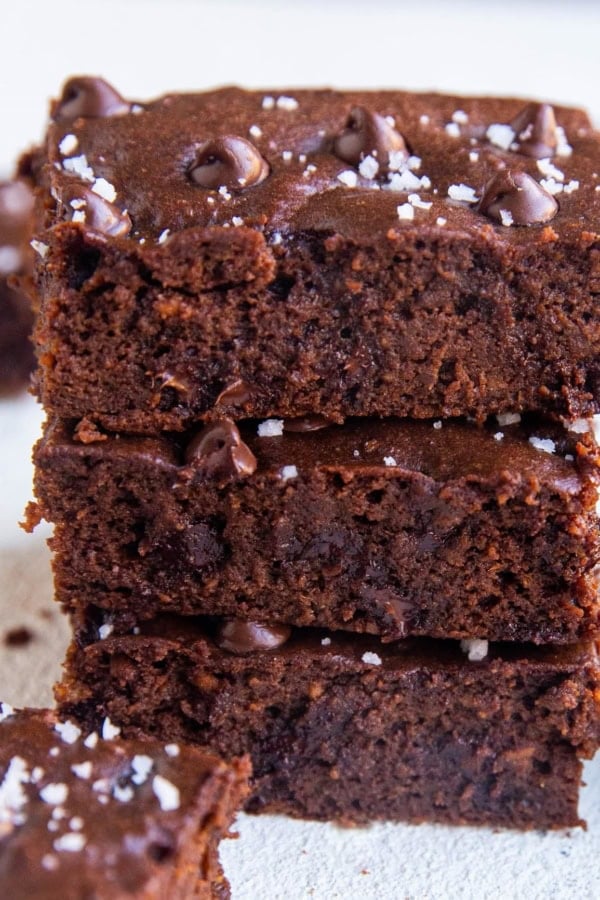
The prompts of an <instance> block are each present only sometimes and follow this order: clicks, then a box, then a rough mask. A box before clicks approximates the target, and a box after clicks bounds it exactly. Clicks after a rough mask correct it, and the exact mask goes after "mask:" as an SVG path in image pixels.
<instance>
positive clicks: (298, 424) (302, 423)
mask: <svg viewBox="0 0 600 900" xmlns="http://www.w3.org/2000/svg"><path fill="white" fill-rule="evenodd" d="M330 425H333V422H332V421H331V419H326V418H325V416H299V417H298V418H296V419H285V420H284V422H283V430H284V431H291V432H305V431H320V430H321V428H329V426H330Z"/></svg>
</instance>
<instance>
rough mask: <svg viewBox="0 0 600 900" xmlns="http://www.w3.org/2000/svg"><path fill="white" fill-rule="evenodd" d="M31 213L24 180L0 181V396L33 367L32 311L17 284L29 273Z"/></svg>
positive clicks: (25, 379) (30, 198)
mask: <svg viewBox="0 0 600 900" xmlns="http://www.w3.org/2000/svg"><path fill="white" fill-rule="evenodd" d="M32 214H33V196H32V194H31V191H30V190H29V188H28V187H27V185H26V184H25V182H24V181H3V182H0V395H2V394H10V393H13V392H15V391H17V390H19V389H21V388H23V387H25V385H26V384H27V382H28V380H29V376H30V374H31V372H32V371H33V366H34V353H33V344H32V343H31V340H30V335H31V331H32V329H33V310H32V308H31V303H30V300H29V298H28V296H27V295H26V293H25V291H24V289H23V287H22V286H20V285H19V284H18V278H19V276H20V278H21V281H23V280H24V279H26V278H27V276H28V275H30V273H31V267H32V262H33V261H32V256H33V253H32V250H31V247H30V246H29V241H30V239H31V235H32V228H33V220H32Z"/></svg>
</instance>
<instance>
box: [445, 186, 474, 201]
mask: <svg viewBox="0 0 600 900" xmlns="http://www.w3.org/2000/svg"><path fill="white" fill-rule="evenodd" d="M448 196H449V197H450V199H451V200H460V201H462V202H463V203H477V197H476V195H475V188H472V187H469V185H467V184H451V185H450V187H449V188H448Z"/></svg>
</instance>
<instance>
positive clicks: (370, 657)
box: [361, 651, 381, 666]
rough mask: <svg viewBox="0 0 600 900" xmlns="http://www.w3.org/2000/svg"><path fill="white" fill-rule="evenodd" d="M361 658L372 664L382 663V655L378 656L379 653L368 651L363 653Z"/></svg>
mask: <svg viewBox="0 0 600 900" xmlns="http://www.w3.org/2000/svg"><path fill="white" fill-rule="evenodd" d="M361 659H362V661H363V662H364V663H367V665H370V666H380V665H381V657H380V656H378V654H377V653H371V652H370V651H367V653H363V655H362V656H361Z"/></svg>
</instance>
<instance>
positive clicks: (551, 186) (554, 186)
mask: <svg viewBox="0 0 600 900" xmlns="http://www.w3.org/2000/svg"><path fill="white" fill-rule="evenodd" d="M540 184H541V186H542V187H543V188H544V189H545V190H547V191H548V193H549V194H552V196H555V195H556V194H560V193H562V191H563V187H564V186H563V185H562V184H561V183H560V181H556V179H555V178H542V180H541V181H540Z"/></svg>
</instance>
